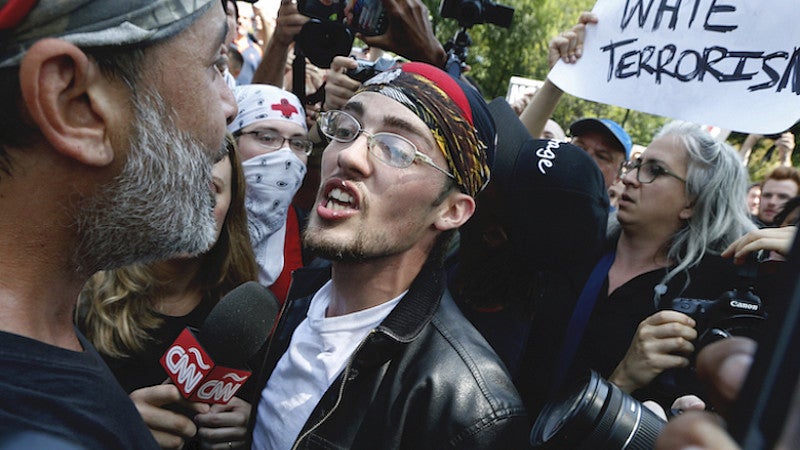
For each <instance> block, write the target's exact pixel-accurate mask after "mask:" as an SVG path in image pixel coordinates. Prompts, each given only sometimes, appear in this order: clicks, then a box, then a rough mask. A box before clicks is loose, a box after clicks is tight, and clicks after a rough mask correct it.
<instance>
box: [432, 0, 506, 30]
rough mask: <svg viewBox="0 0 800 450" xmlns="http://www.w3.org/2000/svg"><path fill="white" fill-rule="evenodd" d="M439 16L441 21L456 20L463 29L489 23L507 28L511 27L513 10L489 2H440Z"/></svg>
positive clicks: (467, 0) (466, 0)
mask: <svg viewBox="0 0 800 450" xmlns="http://www.w3.org/2000/svg"><path fill="white" fill-rule="evenodd" d="M439 15H440V16H441V17H442V18H443V19H448V18H450V19H456V20H458V23H459V25H461V26H464V27H471V26H472V25H475V24H479V23H491V24H494V25H498V26H501V27H503V28H508V27H509V26H511V18H512V17H513V16H514V8H511V7H509V6H505V5H499V4H497V3H495V2H493V1H491V0H442V5H441V8H440V10H439Z"/></svg>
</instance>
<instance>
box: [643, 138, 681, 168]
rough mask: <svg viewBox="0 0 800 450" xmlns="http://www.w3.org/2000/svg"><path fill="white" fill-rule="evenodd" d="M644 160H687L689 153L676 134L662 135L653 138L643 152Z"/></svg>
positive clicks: (667, 161) (669, 161)
mask: <svg viewBox="0 0 800 450" xmlns="http://www.w3.org/2000/svg"><path fill="white" fill-rule="evenodd" d="M641 158H642V160H643V161H648V160H658V161H662V162H664V163H667V164H678V163H680V162H686V160H687V158H688V153H687V152H686V149H685V148H683V146H682V145H680V142H679V141H678V139H677V138H676V137H675V136H670V135H668V136H662V137H659V138H656V139H654V140H653V142H651V143H650V145H648V146H647V148H646V149H645V150H644V151H643V152H642V156H641Z"/></svg>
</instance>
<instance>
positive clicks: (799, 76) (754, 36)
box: [549, 0, 800, 134]
mask: <svg viewBox="0 0 800 450" xmlns="http://www.w3.org/2000/svg"><path fill="white" fill-rule="evenodd" d="M798 11H800V10H798V1H797V0H598V2H597V3H596V4H595V7H594V9H593V12H594V13H595V14H597V16H598V17H599V22H598V24H597V25H589V26H588V27H587V31H586V41H585V46H584V52H583V57H582V58H581V59H579V60H578V62H577V63H575V64H565V63H563V62H561V61H559V62H558V63H557V64H556V65H555V67H554V68H553V70H552V71H551V72H550V75H549V78H550V79H551V80H552V81H553V82H554V83H555V84H556V85H557V86H558V87H560V88H561V89H563V90H564V91H566V92H569V93H570V94H572V95H575V96H578V97H581V98H585V99H588V100H592V101H597V102H602V103H608V104H612V105H617V106H622V107H625V108H631V109H635V110H639V111H644V112H647V113H651V114H658V115H662V116H667V117H672V118H677V119H682V120H687V121H691V122H696V123H701V124H709V125H716V126H718V127H722V128H726V129H730V130H735V131H739V132H747V133H761V134H771V133H779V132H781V131H784V130H787V129H788V128H790V127H791V126H792V125H793V124H794V123H795V122H797V121H798V119H800V23H798V17H800V15H798Z"/></svg>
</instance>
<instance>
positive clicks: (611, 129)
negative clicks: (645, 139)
mask: <svg viewBox="0 0 800 450" xmlns="http://www.w3.org/2000/svg"><path fill="white" fill-rule="evenodd" d="M590 131H599V132H601V133H611V136H613V137H614V139H615V140H616V141H617V142H618V143H619V145H620V148H621V149H622V150H623V151H624V152H625V159H626V160H627V159H629V158H630V157H631V149H632V148H633V140H632V139H631V137H630V136H628V133H626V132H625V130H624V129H623V128H622V127H621V126H620V124H618V123H617V122H614V121H613V120H611V119H595V118H587V119H580V120H578V121H576V122H574V123H573V124H572V125H570V126H569V132H570V134H571V135H572V136H580V135H581V134H584V133H586V132H590Z"/></svg>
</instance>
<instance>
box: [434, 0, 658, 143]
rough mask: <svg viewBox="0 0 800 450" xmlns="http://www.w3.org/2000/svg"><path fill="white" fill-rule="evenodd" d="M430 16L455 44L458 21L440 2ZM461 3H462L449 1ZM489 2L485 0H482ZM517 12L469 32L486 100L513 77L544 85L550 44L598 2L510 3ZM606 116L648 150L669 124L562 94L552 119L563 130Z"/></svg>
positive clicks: (471, 59)
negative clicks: (501, 23) (503, 23)
mask: <svg viewBox="0 0 800 450" xmlns="http://www.w3.org/2000/svg"><path fill="white" fill-rule="evenodd" d="M423 1H424V2H425V4H426V5H427V6H428V8H429V9H430V11H431V13H432V17H433V24H434V30H435V32H436V36H437V37H438V38H439V40H440V41H441V42H443V43H444V42H448V41H450V40H452V39H453V37H454V36H455V34H456V31H457V30H458V29H459V26H458V23H457V20H456V19H451V18H447V19H444V18H442V17H440V15H439V6H440V2H439V0H423ZM448 1H454V2H461V1H463V0H448ZM484 1H485V0H484ZM498 3H500V4H502V5H507V6H511V7H513V8H515V12H514V18H513V21H512V24H511V27H510V28H508V29H505V28H502V27H498V26H496V25H492V24H477V25H474V26H473V27H471V28H470V29H469V30H468V33H469V35H470V37H471V39H472V45H471V46H469V48H468V52H467V61H466V62H467V64H468V65H469V66H470V68H471V70H470V75H471V76H472V78H473V79H474V80H476V81H477V83H478V85H479V86H480V88H481V90H482V92H483V95H484V97H486V98H487V99H492V98H495V97H498V96H504V95H505V93H506V91H507V89H508V81H509V79H510V78H511V76H514V75H516V76H521V77H525V78H533V79H538V80H543V79H544V78H545V77H546V76H547V72H548V71H549V67H548V63H547V45H548V43H549V41H550V39H552V38H553V37H554V36H556V35H558V34H559V33H560V32H561V31H564V30H566V29H568V28H570V27H571V26H572V25H574V24H575V23H576V22H577V19H578V16H580V13H581V12H582V11H588V10H591V8H592V6H593V5H594V3H595V0H506V1H500V2H498ZM588 116H594V117H608V118H610V119H612V120H615V121H617V122H619V123H621V124H623V125H624V127H625V129H626V130H627V131H628V132H629V133H630V135H631V137H632V138H633V141H634V142H636V143H640V144H643V145H646V144H647V143H648V142H650V140H651V138H652V136H653V133H655V131H657V130H658V128H659V127H660V126H661V125H662V124H663V123H664V122H665V119H664V118H662V117H657V116H652V115H649V114H644V113H641V112H636V111H628V110H626V109H624V108H618V107H614V106H610V105H605V104H599V103H594V102H589V101H585V100H581V99H578V98H576V97H573V96H570V95H564V97H563V99H562V100H561V103H560V104H559V107H558V109H557V110H556V111H555V113H554V115H553V119H554V120H556V121H557V122H558V123H559V124H561V125H562V126H563V127H564V128H566V127H568V126H569V124H570V123H572V122H573V121H575V120H577V119H579V118H581V117H588Z"/></svg>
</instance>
